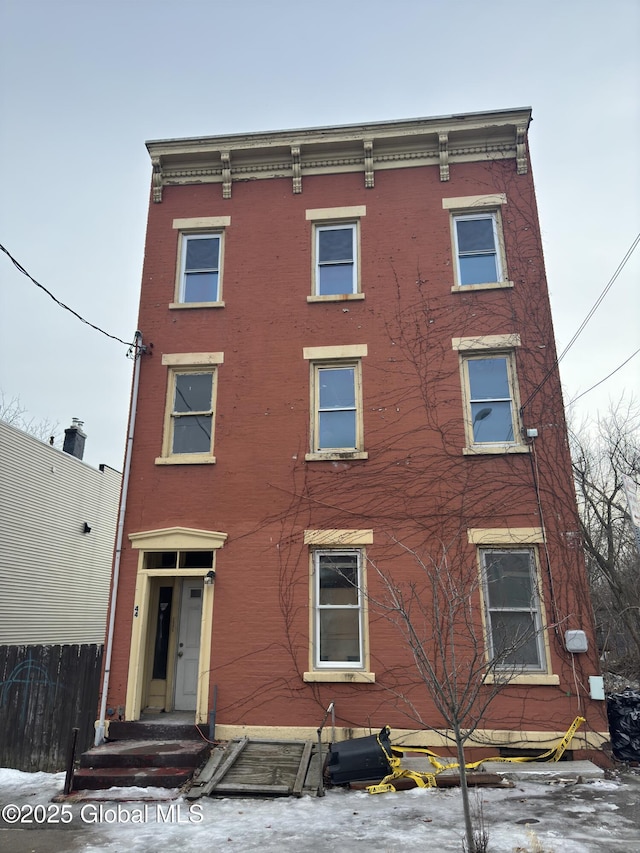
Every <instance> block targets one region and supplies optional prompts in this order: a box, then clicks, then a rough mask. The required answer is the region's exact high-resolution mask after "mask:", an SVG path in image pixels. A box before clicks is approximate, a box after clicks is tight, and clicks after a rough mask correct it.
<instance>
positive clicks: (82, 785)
mask: <svg viewBox="0 0 640 853" xmlns="http://www.w3.org/2000/svg"><path fill="white" fill-rule="evenodd" d="M192 774H193V768H192V767H81V768H80V769H79V770H77V771H76V772H75V773H74V776H73V790H74V791H85V790H91V791H97V790H104V789H106V788H112V787H117V788H122V787H129V786H132V785H135V786H136V787H139V788H150V787H158V788H180V787H181V786H182V785H184V783H185V782H186V781H187V780H188V779H190V778H191V776H192Z"/></svg>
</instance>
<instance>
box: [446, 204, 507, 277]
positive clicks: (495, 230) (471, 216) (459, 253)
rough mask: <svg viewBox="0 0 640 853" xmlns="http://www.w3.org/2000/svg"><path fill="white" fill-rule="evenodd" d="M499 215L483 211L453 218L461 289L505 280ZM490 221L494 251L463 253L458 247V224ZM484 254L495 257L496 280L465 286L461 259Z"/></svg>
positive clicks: (457, 268)
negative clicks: (483, 220)
mask: <svg viewBox="0 0 640 853" xmlns="http://www.w3.org/2000/svg"><path fill="white" fill-rule="evenodd" d="M497 216H498V213H497V211H495V210H492V211H482V212H481V213H459V214H455V215H454V216H453V239H454V245H455V252H456V271H457V283H458V286H459V287H482V286H486V285H488V284H489V285H490V284H494V285H495V284H498V283H501V282H502V280H503V276H502V259H501V257H500V255H501V252H500V237H499V232H498V222H497ZM481 219H488V220H490V221H491V226H492V231H493V251H484V252H463V251H461V249H460V247H459V245H458V223H459V222H469V221H473V220H481ZM478 254H482V255H485V256H487V257H488V256H491V257H493V259H494V261H495V267H496V277H495V280H490V281H477V282H469V284H465V283H463V281H462V269H461V266H460V259H461V258H464V257H467V256H468V255H478Z"/></svg>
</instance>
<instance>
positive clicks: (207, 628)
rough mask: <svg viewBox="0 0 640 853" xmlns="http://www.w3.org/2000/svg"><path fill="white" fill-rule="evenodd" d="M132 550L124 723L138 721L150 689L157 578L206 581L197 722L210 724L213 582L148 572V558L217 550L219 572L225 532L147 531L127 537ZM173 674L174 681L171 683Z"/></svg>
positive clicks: (185, 573) (194, 574) (189, 573)
mask: <svg viewBox="0 0 640 853" xmlns="http://www.w3.org/2000/svg"><path fill="white" fill-rule="evenodd" d="M129 539H130V540H131V547H132V548H133V549H135V550H138V552H139V553H138V569H137V574H136V585H135V596H134V602H133V621H132V625H131V643H130V647H129V671H128V675H127V698H126V702H125V720H139V719H140V715H141V713H142V704H143V697H144V692H145V688H146V672H147V666H146V662H147V660H148V654H147V651H148V637H149V630H150V628H149V623H150V618H151V612H150V604H151V597H152V596H151V585H152V582H153V579H154V578H165V579H166V580H169V578H171V579H172V580H173V582H174V584H175V582H176V580H178V579H183V578H202V579H203V593H202V619H201V622H200V654H199V661H198V669H199V672H198V688H197V699H196V712H195V722H196V723H207V722H208V717H209V682H210V669H211V631H212V627H213V599H214V588H215V583H204V578H205V576H206V575H207V572H208V571H209V569H177V568H176V569H146V568H145V567H144V555H145V553H147V552H149V551H213V568H214V570H215V563H216V551H217V550H218V549H219V548H222V546H223V545H224V543H225V542H226V540H227V534H226V533H219V532H217V531H213V530H194V529H192V528H187V527H170V528H164V529H162V530H148V531H144V532H141V533H132V534H130V535H129ZM173 678H174V676H173V677H172V680H173Z"/></svg>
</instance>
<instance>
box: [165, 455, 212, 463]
mask: <svg viewBox="0 0 640 853" xmlns="http://www.w3.org/2000/svg"><path fill="white" fill-rule="evenodd" d="M215 462H216V457H215V456H203V455H202V454H201V453H192V454H184V455H182V456H157V457H156V459H155V464H156V465H215Z"/></svg>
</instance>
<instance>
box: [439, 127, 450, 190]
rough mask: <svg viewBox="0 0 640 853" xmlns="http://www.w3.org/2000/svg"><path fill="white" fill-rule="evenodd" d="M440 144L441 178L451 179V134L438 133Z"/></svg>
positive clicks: (443, 179)
mask: <svg viewBox="0 0 640 853" xmlns="http://www.w3.org/2000/svg"><path fill="white" fill-rule="evenodd" d="M438 145H439V149H440V180H441V181H448V180H449V134H448V133H439V134H438Z"/></svg>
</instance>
